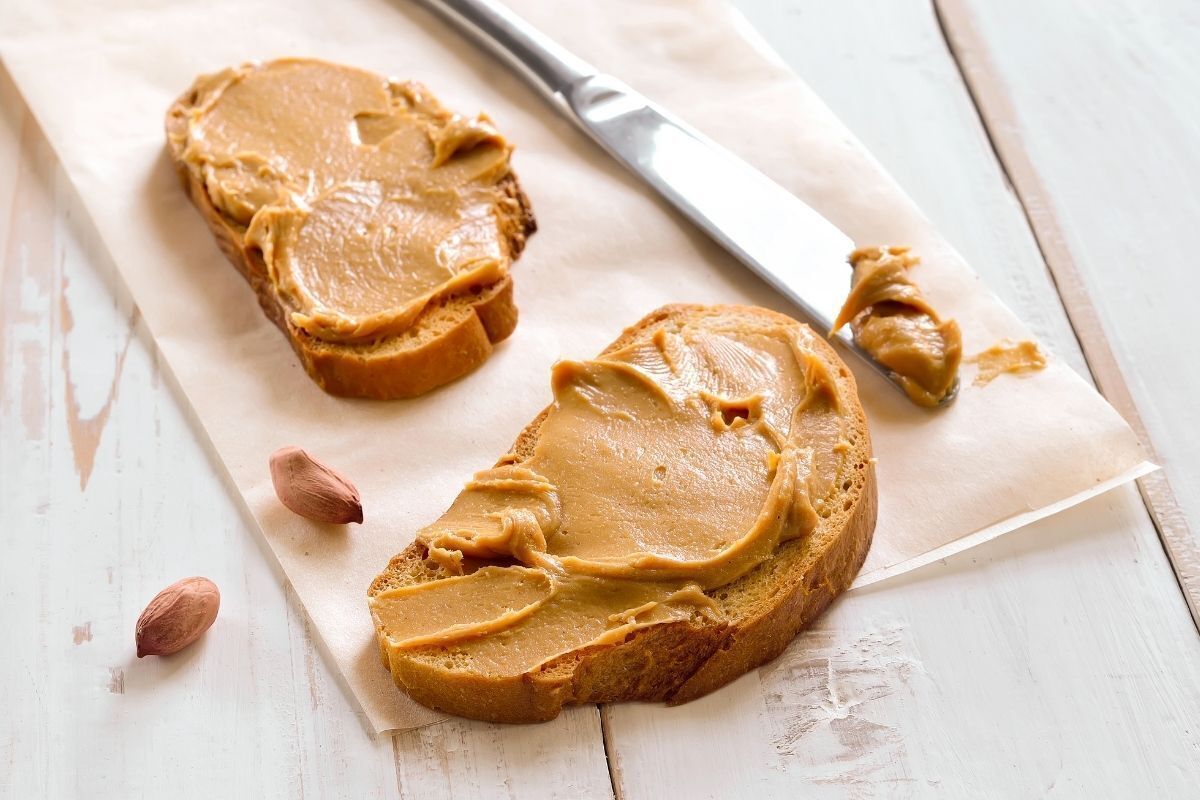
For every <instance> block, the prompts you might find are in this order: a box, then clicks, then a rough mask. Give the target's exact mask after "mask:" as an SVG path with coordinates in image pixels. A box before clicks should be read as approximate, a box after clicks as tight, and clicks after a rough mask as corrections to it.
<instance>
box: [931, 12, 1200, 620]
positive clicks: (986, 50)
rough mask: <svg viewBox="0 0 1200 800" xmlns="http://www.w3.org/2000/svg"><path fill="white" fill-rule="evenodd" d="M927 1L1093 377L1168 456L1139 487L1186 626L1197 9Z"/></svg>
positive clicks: (1199, 437) (1199, 464) (1196, 448)
mask: <svg viewBox="0 0 1200 800" xmlns="http://www.w3.org/2000/svg"><path fill="white" fill-rule="evenodd" d="M938 1H939V6H940V9H941V11H940V16H941V19H942V21H943V25H944V27H945V29H946V33H947V35H948V38H949V41H950V42H951V44H952V46H953V49H954V52H955V54H956V56H957V59H958V61H959V63H960V65H961V67H962V71H963V75H964V77H965V78H966V80H967V82H968V84H969V86H970V87H971V91H972V94H973V95H974V97H975V100H976V103H977V105H978V108H979V111H980V113H981V114H982V116H983V118H984V120H985V121H986V122H987V126H988V130H989V131H990V132H991V135H992V141H993V144H994V146H995V149H996V152H997V154H998V156H999V158H1000V160H1001V161H1002V163H1003V165H1004V168H1005V171H1006V173H1007V174H1008V176H1009V177H1010V179H1011V180H1012V184H1013V186H1014V187H1015V189H1016V192H1017V194H1018V195H1019V196H1020V198H1021V201H1022V203H1023V205H1024V207H1025V208H1026V209H1027V210H1028V216H1029V221H1030V224H1031V225H1032V227H1033V231H1034V233H1035V234H1036V235H1037V239H1038V243H1039V245H1040V247H1041V249H1042V252H1043V254H1044V256H1045V259H1046V263H1047V264H1048V265H1049V267H1050V269H1051V271H1052V272H1053V274H1054V278H1055V282H1056V284H1057V287H1058V291H1059V293H1060V294H1061V296H1062V297H1063V300H1064V302H1065V303H1066V307H1067V312H1068V314H1069V315H1070V318H1071V323H1072V326H1073V327H1074V329H1075V332H1076V335H1077V336H1078V338H1079V341H1080V343H1081V345H1082V346H1083V349H1084V352H1085V353H1086V355H1087V359H1088V363H1089V365H1090V366H1091V370H1092V373H1093V375H1094V376H1095V378H1096V382H1097V384H1098V385H1099V388H1100V390H1101V391H1102V392H1104V394H1105V396H1106V397H1107V398H1108V399H1109V401H1110V402H1112V403H1113V405H1115V406H1116V407H1117V409H1118V410H1119V411H1120V412H1121V413H1122V414H1123V415H1124V416H1125V418H1126V419H1127V420H1129V422H1130V424H1131V425H1132V426H1133V427H1134V430H1136V431H1137V433H1138V436H1139V437H1140V438H1141V440H1142V441H1143V442H1145V443H1147V445H1148V446H1149V448H1150V449H1151V451H1152V452H1153V453H1154V454H1155V455H1154V457H1155V458H1157V459H1158V460H1160V461H1161V462H1163V463H1164V464H1165V465H1166V470H1165V471H1163V472H1159V473H1155V474H1153V475H1149V476H1147V477H1145V478H1143V479H1142V480H1140V481H1139V486H1140V488H1141V492H1142V498H1143V500H1144V502H1145V503H1146V506H1147V508H1148V509H1149V510H1150V512H1151V513H1152V514H1153V515H1154V519H1155V523H1156V526H1157V527H1158V530H1159V534H1160V536H1161V537H1162V541H1163V544H1164V545H1165V547H1166V548H1167V552H1168V553H1169V554H1170V556H1171V561H1172V563H1173V565H1174V567H1175V572H1176V575H1177V576H1178V579H1179V583H1180V585H1181V586H1182V587H1183V589H1184V593H1185V595H1186V596H1187V598H1188V603H1189V605H1190V607H1191V610H1192V617H1193V619H1194V620H1195V622H1196V624H1197V626H1200V536H1198V535H1197V532H1198V531H1200V455H1198V453H1200V429H1197V427H1196V426H1195V425H1194V424H1189V423H1190V422H1191V421H1192V419H1193V418H1194V408H1195V401H1194V399H1193V397H1194V394H1195V392H1196V391H1197V390H1198V389H1200V377H1198V376H1197V375H1196V374H1195V371H1194V370H1192V369H1189V368H1187V367H1184V368H1182V369H1181V368H1180V367H1181V366H1182V365H1188V364H1190V363H1192V362H1194V361H1195V354H1194V350H1195V348H1194V345H1193V343H1194V342H1195V341H1197V338H1198V337H1200V317H1197V315H1196V314H1195V311H1194V309H1193V298H1194V297H1196V296H1197V293H1200V274H1198V273H1197V271H1196V270H1195V269H1193V268H1192V266H1191V264H1190V262H1189V259H1188V258H1187V257H1186V255H1185V254H1186V253H1188V252H1189V250H1190V249H1191V247H1192V240H1191V233H1192V227H1193V226H1194V225H1195V221H1196V219H1198V218H1200V194H1197V192H1196V190H1195V182H1196V180H1197V179H1200V155H1198V152H1200V151H1198V146H1200V104H1198V103H1197V101H1196V98H1197V97H1200V52H1197V50H1196V47H1195V42H1196V41H1197V37H1200V17H1197V16H1196V14H1195V5H1194V4H1192V3H1188V2H1186V0H1157V2H1155V3H1152V4H1146V3H1131V2H1129V1H1128V0H1103V1H1102V2H1089V3H1039V2H1035V1H1034V0H1021V1H1020V2H1017V3H1014V4H1012V5H1008V4H1006V5H1005V8H1004V10H1003V11H1000V10H999V9H998V8H997V7H996V5H995V4H994V3H984V2H977V1H976V0H938ZM1064 31H1069V32H1070V35H1066V36H1064V35H1063V32H1064ZM1150 276H1154V277H1153V278H1152V279H1151V278H1150ZM1131 278H1132V279H1131ZM1137 278H1142V279H1140V280H1139V279H1137ZM1174 487H1178V489H1179V491H1178V493H1177V492H1176V491H1175V488H1174Z"/></svg>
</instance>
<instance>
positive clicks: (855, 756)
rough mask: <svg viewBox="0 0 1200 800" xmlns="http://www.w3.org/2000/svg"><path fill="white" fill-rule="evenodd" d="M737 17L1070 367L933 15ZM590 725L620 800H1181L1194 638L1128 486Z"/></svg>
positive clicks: (1190, 778)
mask: <svg viewBox="0 0 1200 800" xmlns="http://www.w3.org/2000/svg"><path fill="white" fill-rule="evenodd" d="M741 5H742V6H743V8H744V10H745V12H746V13H747V15H748V16H749V17H750V20H751V22H752V23H754V24H755V25H756V27H758V28H759V29H760V30H761V31H763V34H764V36H765V37H766V38H767V39H768V41H769V42H770V43H771V44H772V45H774V46H775V48H776V49H777V50H779V52H780V53H781V55H782V56H783V57H784V58H785V60H786V61H788V62H789V63H790V65H791V66H792V67H793V68H794V69H795V70H796V71H797V72H798V73H800V74H801V75H802V76H803V77H804V78H805V79H806V80H807V81H808V82H809V83H810V84H811V85H812V86H813V87H814V89H816V91H817V92H818V93H820V94H821V95H822V97H823V98H824V99H825V100H826V101H827V102H828V103H829V104H830V105H831V106H832V107H833V109H834V110H835V111H836V112H837V113H838V114H839V115H840V116H841V117H842V119H844V120H845V121H846V123H847V124H848V125H849V126H850V128H851V129H853V130H855V131H856V132H858V134H859V136H860V137H861V138H862V139H863V140H864V141H865V142H866V144H867V146H868V147H869V148H870V149H871V150H872V152H874V153H875V154H876V155H877V156H878V157H879V159H880V160H881V161H882V162H883V163H884V165H885V166H886V167H887V168H888V170H889V171H891V172H892V174H893V175H894V176H895V177H896V178H897V179H898V180H899V182H900V183H901V184H902V185H903V186H904V187H905V188H906V189H907V190H908V191H909V192H910V193H911V194H912V195H913V197H914V198H915V199H916V201H917V202H918V204H919V205H921V207H922V208H923V209H924V210H925V212H926V213H927V214H929V216H930V217H931V218H932V219H933V220H934V222H935V223H936V224H937V225H938V226H939V228H940V229H941V230H942V231H944V232H945V233H946V235H947V236H948V238H949V239H950V240H951V241H952V242H954V243H955V244H956V245H957V246H958V247H959V248H960V249H961V250H962V252H963V253H964V255H966V257H967V258H968V260H969V261H971V263H972V265H973V266H974V267H975V268H976V269H977V270H978V271H979V272H980V273H981V274H982V275H983V276H984V278H985V279H986V280H987V281H988V284H989V285H990V286H991V287H993V288H994V289H995V290H996V291H997V292H998V293H999V294H1000V295H1001V296H1002V297H1003V298H1004V300H1005V301H1006V302H1007V303H1009V304H1010V305H1011V306H1012V307H1013V308H1014V309H1016V310H1017V312H1018V313H1019V314H1021V316H1022V317H1023V318H1024V319H1026V320H1027V321H1028V322H1029V323H1030V324H1031V325H1032V326H1033V327H1034V329H1035V331H1036V333H1037V335H1038V337H1039V339H1041V340H1042V341H1043V342H1046V343H1048V344H1049V345H1050V347H1051V348H1052V349H1053V350H1054V351H1055V352H1056V353H1057V354H1058V355H1060V356H1062V357H1063V358H1065V359H1067V360H1068V361H1069V362H1070V363H1071V364H1072V365H1074V366H1075V367H1076V368H1077V369H1079V370H1083V369H1084V366H1083V365H1084V362H1083V359H1082V355H1081V353H1080V351H1079V348H1078V345H1077V343H1076V341H1075V337H1074V334H1073V332H1072V330H1071V328H1070V326H1069V324H1068V323H1067V320H1066V317H1065V315H1064V313H1063V308H1062V306H1061V304H1060V302H1059V300H1058V298H1057V296H1056V294H1055V291H1054V287H1053V285H1052V283H1051V281H1050V279H1049V276H1048V275H1047V272H1046V268H1045V265H1044V263H1043V262H1042V260H1041V256H1040V254H1039V252H1038V248H1037V245H1036V242H1035V240H1034V238H1033V236H1032V235H1031V232H1030V230H1029V228H1028V226H1027V224H1026V221H1025V218H1024V214H1023V212H1022V210H1021V208H1020V206H1019V204H1018V202H1017V200H1016V198H1015V197H1014V195H1013V194H1012V193H1011V191H1009V190H1008V188H1007V187H1006V185H1005V182H1004V177H1003V174H1002V172H1001V170H1000V168H999V166H998V164H997V163H996V161H995V159H994V157H993V154H992V152H991V149H990V146H989V143H988V141H987V137H986V134H985V132H984V130H983V128H982V126H981V124H980V122H979V120H978V118H977V116H976V113H975V110H974V107H973V106H972V104H971V101H970V98H969V97H968V95H967V92H966V91H965V89H964V87H963V84H962V82H961V79H960V77H959V75H958V72H957V69H956V66H955V64H954V62H953V60H952V59H951V57H950V55H949V53H948V51H947V49H946V45H945V42H944V40H943V39H942V37H941V33H940V30H939V28H938V25H937V21H936V19H935V17H934V15H933V12H932V8H931V7H930V5H929V4H928V3H927V2H920V1H918V0H909V1H908V2H889V1H888V0H847V2H840V3H822V2H818V1H817V0H813V2H799V3H786V4H784V3H778V2H772V1H771V0H754V2H745V3H742V4H741ZM996 13H997V14H998V13H999V12H996ZM1063 41H1069V40H1063ZM1010 46H1014V45H1010ZM1085 374H1086V373H1085ZM860 652H861V654H862V656H863V658H862V659H861V660H860V659H859V657H858V656H859V653H860ZM605 716H606V719H607V720H608V723H609V729H608V738H609V742H610V747H609V753H610V757H611V758H613V759H614V760H615V764H616V768H615V769H614V774H615V775H616V776H617V777H618V782H619V785H620V787H621V789H622V793H623V795H624V797H625V798H627V799H628V800H639V799H640V798H659V797H691V798H703V797H714V798H719V797H731V796H738V795H741V796H748V797H764V798H766V797H771V798H774V797H778V798H794V797H806V798H807V797H836V798H840V797H852V798H858V797H926V796H945V797H996V798H1007V797H1041V796H1045V795H1048V794H1053V796H1056V797H1089V798H1090V797H1136V796H1159V797H1186V796H1191V795H1193V794H1194V792H1195V786H1196V785H1197V783H1198V782H1200V759H1198V758H1197V753H1198V752H1200V730H1198V729H1197V728H1196V726H1195V725H1194V724H1193V722H1192V720H1194V719H1200V637H1198V636H1197V634H1196V629H1195V627H1194V626H1193V625H1192V622H1191V620H1190V618H1189V616H1188V612H1187V608H1186V606H1185V605H1184V602H1183V599H1182V595H1181V594H1180V592H1179V589H1178V586H1177V584H1176V582H1175V578H1174V575H1173V574H1172V572H1171V568H1170V565H1169V564H1168V563H1167V560H1166V558H1165V556H1164V554H1163V551H1162V547H1161V545H1160V544H1159V542H1158V539H1157V537H1156V534H1155V531H1154V529H1153V527H1152V526H1151V525H1150V522H1149V519H1148V517H1147V515H1146V512H1145V509H1144V508H1143V507H1142V504H1141V501H1140V499H1139V498H1138V496H1137V493H1136V491H1134V490H1133V489H1132V488H1131V487H1125V488H1123V489H1121V490H1118V491H1116V492H1113V493H1110V494H1109V495H1106V496H1103V497H1100V498H1097V499H1096V500H1094V501H1092V502H1089V503H1087V504H1084V505H1083V506H1081V507H1079V508H1076V509H1073V510H1071V511H1068V512H1065V513H1063V514H1061V515H1058V516H1056V517H1054V518H1051V519H1049V520H1045V521H1043V522H1041V523H1038V524H1036V525H1034V526H1031V527H1029V528H1027V529H1025V530H1022V531H1018V532H1016V533H1013V534H1011V535H1009V536H1007V537H1003V538H1001V539H999V540H996V541H994V542H991V543H989V544H987V545H983V546H981V547H979V548H976V549H974V550H971V551H968V552H967V553H963V554H960V555H958V556H956V557H954V558H952V559H949V560H947V561H945V562H942V563H940V564H936V565H931V566H930V567H928V568H926V569H923V570H920V571H918V572H916V573H910V574H909V575H906V576H902V577H901V578H899V579H897V580H895V581H892V582H890V583H885V584H881V585H879V586H877V587H869V588H867V589H864V590H860V591H858V592H855V593H853V594H852V595H850V596H848V597H846V598H844V599H843V600H842V601H841V602H839V603H838V604H837V605H836V606H835V607H834V608H833V609H832V611H831V613H830V614H829V615H827V616H826V617H825V618H824V619H822V620H821V623H820V627H819V628H818V629H817V630H815V631H813V632H810V633H808V634H805V635H802V636H801V637H800V638H798V639H797V640H796V642H794V643H793V644H792V645H791V647H790V648H789V649H788V651H787V652H786V653H785V655H784V656H783V657H782V658H780V659H779V660H778V661H777V662H775V663H772V664H770V665H768V666H766V667H764V668H763V669H761V670H759V672H758V674H756V675H752V676H747V677H745V678H743V679H741V680H740V681H738V682H736V683H735V684H733V685H732V686H730V687H728V688H727V689H725V690H723V691H722V692H719V693H717V694H715V695H713V696H711V697H708V698H703V699H702V700H700V701H697V702H695V703H692V704H689V705H687V706H683V707H681V708H674V709H669V708H661V707H657V706H628V705H627V706H614V707H612V708H610V709H608V710H607V711H606V712H605Z"/></svg>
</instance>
